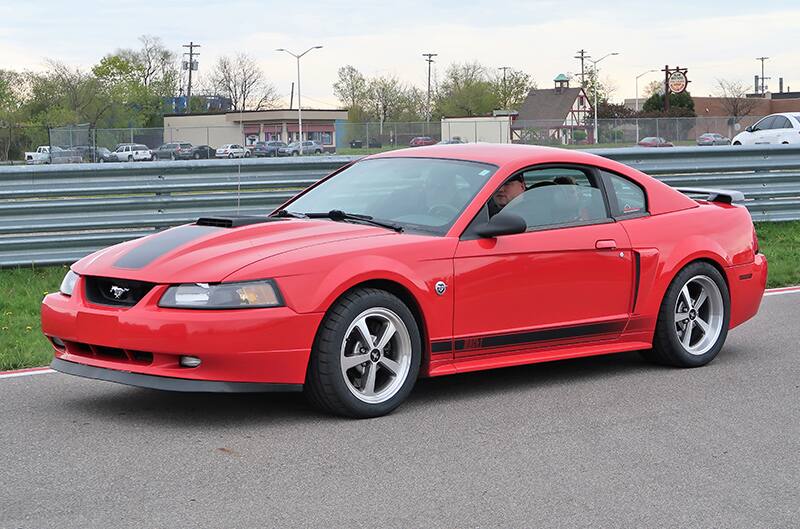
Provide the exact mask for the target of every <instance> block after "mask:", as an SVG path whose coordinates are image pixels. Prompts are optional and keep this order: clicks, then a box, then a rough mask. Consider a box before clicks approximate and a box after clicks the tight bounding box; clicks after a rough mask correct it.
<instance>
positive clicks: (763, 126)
mask: <svg viewBox="0 0 800 529" xmlns="http://www.w3.org/2000/svg"><path fill="white" fill-rule="evenodd" d="M773 121H775V116H767V117H765V118H764V119H762V120H761V121H759V122H758V123H756V124H755V126H753V130H754V131H756V130H767V129H771V128H772V122H773Z"/></svg>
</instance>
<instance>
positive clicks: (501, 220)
mask: <svg viewBox="0 0 800 529" xmlns="http://www.w3.org/2000/svg"><path fill="white" fill-rule="evenodd" d="M527 229H528V224H527V223H526V222H525V219H523V218H522V217H520V216H519V215H515V214H514V213H502V212H500V213H498V214H497V215H495V216H494V217H492V218H491V219H489V222H487V223H486V224H484V225H483V226H478V228H477V229H476V230H475V233H477V234H478V236H480V237H485V238H491V237H498V236H500V235H513V234H515V233H523V232H525V230H527Z"/></svg>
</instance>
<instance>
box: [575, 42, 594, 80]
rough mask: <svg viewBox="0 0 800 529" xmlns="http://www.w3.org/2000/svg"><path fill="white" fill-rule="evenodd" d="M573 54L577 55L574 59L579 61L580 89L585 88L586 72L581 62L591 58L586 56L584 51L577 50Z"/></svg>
mask: <svg viewBox="0 0 800 529" xmlns="http://www.w3.org/2000/svg"><path fill="white" fill-rule="evenodd" d="M575 53H577V55H576V56H575V57H574V58H575V59H580V60H581V88H586V70H585V69H584V68H583V61H585V60H586V59H589V58H591V57H592V56H591V55H587V53H586V50H578V51H576V52H575Z"/></svg>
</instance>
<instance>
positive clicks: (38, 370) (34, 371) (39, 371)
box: [0, 367, 55, 378]
mask: <svg viewBox="0 0 800 529" xmlns="http://www.w3.org/2000/svg"><path fill="white" fill-rule="evenodd" d="M47 373H55V371H54V370H52V369H50V368H49V367H29V368H28V369H16V370H14V371H0V378H17V377H27V376H30V375H45V374H47Z"/></svg>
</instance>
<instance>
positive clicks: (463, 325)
mask: <svg viewBox="0 0 800 529" xmlns="http://www.w3.org/2000/svg"><path fill="white" fill-rule="evenodd" d="M523 174H524V177H525V183H526V186H527V190H526V191H525V192H524V193H523V194H522V195H520V196H518V197H516V198H515V199H514V200H512V201H511V202H509V203H508V205H506V206H505V208H504V209H503V213H506V214H508V213H514V214H517V215H519V216H521V217H523V218H524V219H525V220H526V223H527V224H528V231H526V232H524V233H519V234H514V235H505V236H498V237H495V238H490V239H487V238H480V237H478V236H474V235H472V233H474V232H473V231H472V230H473V229H474V226H476V225H479V224H480V223H483V222H486V220H488V216H489V212H490V210H491V208H490V207H489V206H490V204H487V205H486V206H484V208H483V210H482V211H481V213H480V214H479V216H478V217H477V218H476V219H475V220H474V221H473V223H472V224H471V225H470V228H468V229H467V230H466V231H465V234H464V235H462V238H461V240H460V241H459V245H458V248H457V250H456V254H455V258H454V282H455V289H454V296H455V305H454V307H455V308H454V321H453V331H454V339H455V354H456V357H463V356H472V355H476V354H490V353H503V352H510V351H515V350H528V349H537V348H542V347H551V346H558V345H564V344H570V343H582V342H587V341H598V340H613V339H615V338H617V337H618V336H619V334H620V333H621V332H622V330H623V329H624V328H625V326H626V324H627V322H628V318H629V316H630V306H631V298H632V284H633V276H634V274H633V270H634V261H633V255H632V253H631V246H630V241H629V239H628V236H627V234H626V232H625V230H624V229H623V228H622V227H621V226H620V225H619V224H617V223H616V222H614V221H613V219H612V218H611V216H610V213H609V210H608V205H607V202H606V199H605V198H604V193H603V190H602V182H601V181H600V177H599V176H598V174H597V172H596V171H595V170H594V169H592V168H587V167H577V166H570V167H566V166H564V167H547V168H535V169H531V170H528V171H525V172H524V173H523ZM482 217H483V218H482Z"/></svg>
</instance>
